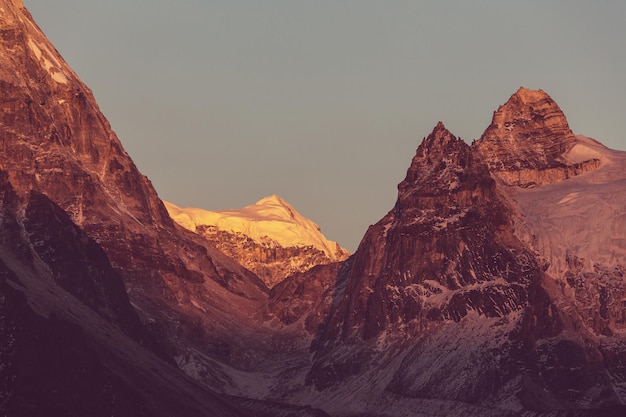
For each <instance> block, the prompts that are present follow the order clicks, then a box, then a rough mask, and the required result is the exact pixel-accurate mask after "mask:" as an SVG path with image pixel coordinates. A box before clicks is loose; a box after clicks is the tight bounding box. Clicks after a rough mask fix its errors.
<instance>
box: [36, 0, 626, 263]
mask: <svg viewBox="0 0 626 417" xmlns="http://www.w3.org/2000/svg"><path fill="white" fill-rule="evenodd" d="M24 5H25V6H26V7H27V8H28V10H29V11H30V12H31V14H32V15H33V17H34V18H35V21H36V22H37V23H38V24H39V26H40V27H41V28H42V29H43V31H44V32H45V33H46V35H47V36H48V38H49V39H50V40H51V41H52V43H53V44H54V45H55V46H56V48H57V49H58V50H59V52H60V53H61V54H62V55H63V57H64V58H65V60H66V61H67V62H68V63H69V64H70V66H71V67H72V68H73V69H74V71H76V72H77V74H78V75H79V77H80V78H81V79H82V80H83V82H85V83H86V84H87V85H88V86H89V87H90V88H91V89H92V91H93V92H94V95H95V97H96V100H97V101H98V103H99V105H100V108H101V110H102V112H103V113H104V115H105V116H106V117H107V118H108V120H109V122H110V123H111V125H112V127H113V129H114V130H115V132H116V133H117V135H118V137H119V138H120V140H121V141H122V144H123V145H124V147H125V149H126V151H127V152H128V153H129V154H130V156H131V157H132V158H133V160H134V161H135V163H136V164H137V166H138V168H139V169H140V170H141V171H142V173H143V174H145V175H146V176H148V178H149V179H150V180H151V181H152V183H153V185H154V186H155V188H156V190H157V192H158V193H159V195H160V197H161V198H162V199H164V200H168V201H171V202H173V203H175V204H177V205H179V206H189V207H200V208H204V209H209V210H222V209H232V208H241V207H244V206H246V205H249V204H253V203H254V202H256V201H257V200H260V199H261V198H263V197H265V196H268V195H272V194H278V195H280V196H281V197H282V198H284V199H285V200H286V201H288V202H289V203H290V204H291V205H293V206H294V207H295V208H296V210H298V211H299V212H300V213H301V214H302V215H304V216H305V217H308V218H310V219H312V220H313V221H315V222H316V223H317V224H318V225H319V226H320V227H321V229H322V232H323V233H324V234H325V235H326V237H327V238H329V239H331V240H335V241H337V242H339V243H340V244H341V245H342V246H344V247H345V248H347V249H348V250H350V251H354V250H355V249H356V248H357V246H358V244H359V242H360V240H361V238H362V237H363V235H364V234H365V231H366V230H367V227H368V226H369V225H370V224H374V223H376V222H377V221H378V220H379V219H380V218H381V217H383V216H384V215H385V214H386V213H387V212H388V211H389V210H390V209H391V208H392V207H393V205H394V203H395V200H396V196H397V188H396V186H397V184H398V183H399V182H400V181H401V180H402V179H403V178H404V176H405V174H406V170H407V168H408V167H409V165H410V162H411V159H412V157H413V156H414V154H415V150H416V149H417V147H418V145H419V144H420V143H421V141H422V138H423V137H425V136H427V135H428V134H429V133H430V132H431V131H432V129H433V127H434V126H435V125H436V123H437V122H438V121H443V122H444V124H445V125H446V126H447V127H448V129H449V130H450V131H451V132H452V133H453V134H455V135H456V136H459V137H461V138H463V139H465V140H466V141H467V142H468V143H469V142H471V141H472V140H473V139H477V138H478V137H480V135H481V134H482V132H483V131H484V130H485V128H486V127H487V126H488V125H489V124H490V122H491V116H492V113H493V111H495V110H496V109H497V108H498V106H499V105H501V104H503V103H504V102H506V101H507V100H508V98H509V97H510V96H511V94H513V93H514V92H515V91H516V90H517V89H518V88H519V87H520V86H525V87H527V88H531V89H539V88H541V89H543V90H544V91H546V92H547V93H548V94H549V95H550V96H551V97H552V98H553V99H554V100H555V101H556V102H557V103H558V104H559V106H560V107H561V109H562V110H563V111H564V113H565V115H566V116H567V119H568V121H569V123H570V126H571V128H572V130H573V131H574V133H576V134H584V135H586V136H590V137H593V138H596V139H598V140H600V141H601V142H602V143H604V144H605V145H607V146H609V147H611V148H614V149H622V150H624V149H626V117H625V116H626V115H625V110H626V76H625V74H626V2H625V1H623V0H598V1H594V2H591V1H580V0H558V1H557V0H554V1H550V0H544V1H536V0H529V1H524V2H521V1H508V0H493V1H486V0H474V1H452V0H449V1H441V0H439V1H408V0H388V1H382V0H316V1H304V0H265V1H261V0H255V1H253V0H247V1H244V0H221V1H214V0H178V1H171V0H167V1H166V0H133V1H128V0H124V1H122V0H107V1H106V2H100V1H98V2H95V1H94V2H91V1H84V0H55V1H50V0H24Z"/></svg>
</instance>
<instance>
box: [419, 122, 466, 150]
mask: <svg viewBox="0 0 626 417" xmlns="http://www.w3.org/2000/svg"><path fill="white" fill-rule="evenodd" d="M457 140H460V139H458V138H457V137H456V136H454V135H453V134H452V132H450V131H449V130H448V128H447V127H446V126H445V125H444V124H443V122H441V121H439V122H437V124H436V125H435V127H434V128H433V130H432V132H430V134H429V135H428V136H427V137H426V138H424V142H423V143H424V144H425V145H426V146H428V147H432V146H433V145H437V144H443V143H447V142H450V141H457Z"/></svg>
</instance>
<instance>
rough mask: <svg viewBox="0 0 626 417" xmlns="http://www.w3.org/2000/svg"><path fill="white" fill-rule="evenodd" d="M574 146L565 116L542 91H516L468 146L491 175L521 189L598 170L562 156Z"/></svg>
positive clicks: (595, 166)
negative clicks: (475, 151)
mask: <svg viewBox="0 0 626 417" xmlns="http://www.w3.org/2000/svg"><path fill="white" fill-rule="evenodd" d="M576 143H577V140H576V137H575V136H574V134H573V133H572V130H571V129H570V127H569V124H568V123H567V119H566V118H565V115H564V114H563V112H562V111H561V109H560V108H559V106H558V105H557V104H556V102H555V101H554V100H552V98H551V97H550V96H549V95H548V94H546V93H545V92H544V91H543V90H529V89H527V88H524V87H520V88H519V89H518V90H517V91H516V92H515V94H513V95H512V96H511V97H510V98H509V100H508V101H507V102H506V103H505V104H503V105H501V106H500V107H498V110H497V111H495V112H494V114H493V118H492V121H491V124H490V125H489V127H488V128H487V129H486V130H485V132H484V133H483V135H482V136H481V138H480V139H479V140H478V141H476V142H474V144H473V146H474V147H475V149H476V150H477V151H478V153H479V154H480V155H481V156H482V157H483V159H484V160H485V161H486V162H487V165H488V166H489V169H490V171H492V173H493V174H494V176H495V177H497V178H499V179H500V180H502V181H503V182H504V183H505V184H507V185H517V186H522V187H528V186H535V185H541V184H546V183H554V182H559V181H561V180H563V179H566V178H569V177H571V176H574V175H578V174H580V173H583V172H587V171H589V170H592V169H594V168H597V167H598V166H599V163H598V162H599V161H591V160H590V161H589V162H588V163H578V164H572V163H570V162H569V161H568V158H567V153H568V151H570V150H571V149H572V148H573V147H574V146H575V145H576Z"/></svg>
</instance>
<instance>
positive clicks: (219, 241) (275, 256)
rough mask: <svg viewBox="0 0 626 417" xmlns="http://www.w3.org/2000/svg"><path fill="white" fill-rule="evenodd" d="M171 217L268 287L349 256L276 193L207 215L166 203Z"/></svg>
mask: <svg viewBox="0 0 626 417" xmlns="http://www.w3.org/2000/svg"><path fill="white" fill-rule="evenodd" d="M166 208H167V210H168V211H169V213H170V215H171V216H172V218H173V219H174V220H175V221H176V222H178V223H179V224H180V225H181V226H183V227H185V228H187V229H189V230H192V231H195V232H197V233H198V234H200V235H201V236H203V237H204V238H205V239H207V240H208V241H209V242H211V243H212V244H214V245H215V247H216V248H217V249H219V250H220V251H222V252H223V253H224V254H226V255H228V256H230V257H231V258H233V259H235V260H236V261H237V262H239V263H240V264H241V265H243V266H245V267H246V268H248V269H249V270H251V271H252V272H254V273H255V274H257V275H258V276H259V277H260V278H261V279H262V280H263V281H264V282H265V284H267V286H268V287H270V288H271V287H273V286H274V285H276V284H277V283H279V282H280V281H282V280H283V279H285V278H286V277H287V276H289V275H291V274H293V273H296V272H304V271H306V270H308V269H310V268H312V267H314V266H316V265H325V264H329V263H332V262H338V261H343V260H344V259H346V258H347V257H348V256H349V255H350V254H349V252H348V251H347V250H345V249H343V248H342V247H340V246H339V245H338V244H337V243H335V242H331V241H329V240H328V239H326V238H325V237H324V235H322V232H321V231H320V228H319V227H318V226H317V225H316V224H315V223H313V222H312V221H311V220H309V219H307V218H305V217H303V216H302V215H301V214H300V213H298V212H297V211H296V210H295V209H294V208H293V207H292V206H291V205H290V204H289V203H287V202H286V201H285V200H283V199H282V198H280V197H278V196H276V195H273V196H270V197H266V198H263V199H261V200H260V201H258V202H257V203H256V204H253V205H251V206H247V207H244V208H243V209H240V210H222V211H208V210H203V209H197V208H180V207H178V206H176V205H174V204H172V203H166Z"/></svg>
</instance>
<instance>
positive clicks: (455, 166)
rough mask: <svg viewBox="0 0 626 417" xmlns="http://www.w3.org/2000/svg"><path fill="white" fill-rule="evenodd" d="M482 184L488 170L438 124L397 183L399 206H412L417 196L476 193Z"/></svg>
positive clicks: (458, 139) (464, 145)
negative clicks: (464, 191) (403, 176)
mask: <svg viewBox="0 0 626 417" xmlns="http://www.w3.org/2000/svg"><path fill="white" fill-rule="evenodd" d="M485 181H486V182H490V179H489V172H488V171H487V167H486V166H485V165H484V164H482V163H479V161H478V160H477V158H476V155H474V153H473V152H472V149H471V148H470V146H469V145H467V144H466V143H465V142H464V141H463V140H461V139H460V138H457V137H456V136H454V135H453V134H452V133H451V132H450V131H449V130H448V129H446V127H445V126H444V125H443V123H441V122H439V123H437V125H436V126H435V128H434V129H433V131H432V132H431V133H430V134H429V135H428V136H427V137H426V138H424V140H423V141H422V143H421V144H420V146H419V147H418V148H417V152H416V154H415V156H414V157H413V160H412V161H411V165H410V167H409V169H408V170H407V174H406V177H405V179H404V180H403V181H402V182H401V183H400V184H398V203H399V204H401V205H402V206H414V205H415V204H417V201H415V198H416V197H424V196H436V195H450V194H455V193H458V192H461V191H463V190H476V188H477V185H478V183H479V182H485ZM423 201H424V200H422V202H423Z"/></svg>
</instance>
